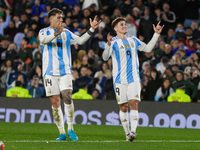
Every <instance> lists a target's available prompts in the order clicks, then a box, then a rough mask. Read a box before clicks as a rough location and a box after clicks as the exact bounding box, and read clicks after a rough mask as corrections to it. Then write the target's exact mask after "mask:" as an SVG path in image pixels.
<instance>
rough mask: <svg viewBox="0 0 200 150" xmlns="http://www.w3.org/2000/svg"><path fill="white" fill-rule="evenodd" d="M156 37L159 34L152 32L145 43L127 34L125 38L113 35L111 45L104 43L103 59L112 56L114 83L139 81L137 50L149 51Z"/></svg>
mask: <svg viewBox="0 0 200 150" xmlns="http://www.w3.org/2000/svg"><path fill="white" fill-rule="evenodd" d="M158 37H159V34H157V33H154V35H153V37H152V39H151V41H150V42H149V43H148V44H145V43H144V42H142V41H140V40H139V39H138V38H136V37H135V36H131V37H130V36H127V38H126V39H120V38H119V37H118V36H115V37H113V38H112V41H111V46H108V44H106V46H105V50H104V52H103V59H104V60H108V59H109V57H110V56H111V57H112V64H113V82H114V83H119V84H127V83H131V82H135V81H137V82H140V76H139V60H138V50H139V51H144V52H150V51H151V50H152V49H153V47H154V45H155V43H156V42H157V40H158Z"/></svg>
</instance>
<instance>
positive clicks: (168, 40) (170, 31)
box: [164, 28, 176, 44]
mask: <svg viewBox="0 0 200 150" xmlns="http://www.w3.org/2000/svg"><path fill="white" fill-rule="evenodd" d="M175 38H176V36H175V31H174V29H173V28H169V29H168V31H167V36H166V37H165V39H164V41H165V42H166V43H167V44H170V43H171V40H173V39H175Z"/></svg>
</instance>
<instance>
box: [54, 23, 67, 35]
mask: <svg viewBox="0 0 200 150" xmlns="http://www.w3.org/2000/svg"><path fill="white" fill-rule="evenodd" d="M64 27H65V24H64V23H61V24H60V25H59V27H58V29H57V30H56V32H55V33H54V35H55V36H58V35H59V34H61V33H62V32H63V31H64Z"/></svg>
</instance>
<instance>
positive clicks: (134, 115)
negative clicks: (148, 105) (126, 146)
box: [130, 110, 139, 133]
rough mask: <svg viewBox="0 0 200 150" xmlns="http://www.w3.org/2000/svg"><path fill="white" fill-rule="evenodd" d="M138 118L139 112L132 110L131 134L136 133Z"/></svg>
mask: <svg viewBox="0 0 200 150" xmlns="http://www.w3.org/2000/svg"><path fill="white" fill-rule="evenodd" d="M138 116H139V115H138V110H130V122H131V132H134V133H135V132H136V128H137V124H138Z"/></svg>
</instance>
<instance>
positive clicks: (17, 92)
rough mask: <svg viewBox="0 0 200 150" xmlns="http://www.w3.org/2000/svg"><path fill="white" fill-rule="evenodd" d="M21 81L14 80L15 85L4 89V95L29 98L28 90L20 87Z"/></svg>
mask: <svg viewBox="0 0 200 150" xmlns="http://www.w3.org/2000/svg"><path fill="white" fill-rule="evenodd" d="M22 86H23V85H22V83H21V81H16V85H15V87H13V88H10V89H8V90H7V91H6V97H16V98H31V97H32V96H31V95H30V94H29V91H28V90H27V89H25V88H23V87H22Z"/></svg>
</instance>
